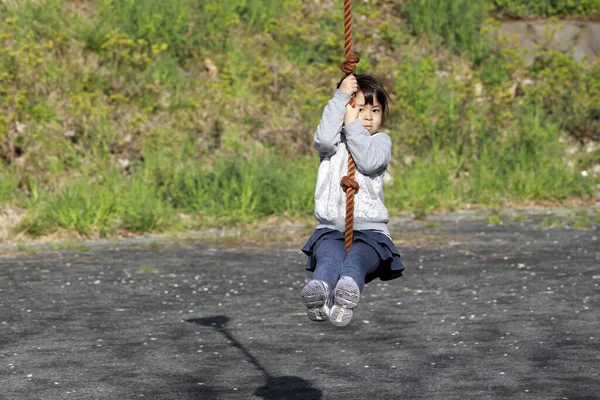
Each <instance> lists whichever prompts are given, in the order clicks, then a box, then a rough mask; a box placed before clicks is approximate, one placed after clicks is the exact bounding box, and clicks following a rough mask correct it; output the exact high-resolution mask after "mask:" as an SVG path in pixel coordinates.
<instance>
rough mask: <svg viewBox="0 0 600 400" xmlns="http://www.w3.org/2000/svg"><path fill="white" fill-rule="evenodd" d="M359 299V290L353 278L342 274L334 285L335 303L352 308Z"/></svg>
mask: <svg viewBox="0 0 600 400" xmlns="http://www.w3.org/2000/svg"><path fill="white" fill-rule="evenodd" d="M359 300H360V290H359V289H358V285H357V284H356V282H354V279H352V278H349V277H346V276H343V277H342V278H340V280H339V281H338V283H337V285H336V286H335V304H338V305H340V306H342V307H345V308H354V307H356V305H357V304H358V301H359Z"/></svg>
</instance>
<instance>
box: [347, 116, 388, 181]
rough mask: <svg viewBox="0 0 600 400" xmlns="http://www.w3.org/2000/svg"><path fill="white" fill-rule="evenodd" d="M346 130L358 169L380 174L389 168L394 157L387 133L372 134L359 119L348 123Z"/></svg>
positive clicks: (366, 172)
mask: <svg viewBox="0 0 600 400" xmlns="http://www.w3.org/2000/svg"><path fill="white" fill-rule="evenodd" d="M344 132H345V135H346V141H347V145H348V150H349V151H350V153H352V158H354V163H355V164H356V169H358V170H359V171H360V172H361V173H362V174H363V175H374V174H378V173H380V172H383V171H384V170H385V169H386V168H387V166H388V164H389V162H390V159H391V157H392V140H391V139H390V137H389V136H388V135H387V134H386V133H383V132H378V133H376V134H374V135H371V134H369V132H368V131H367V130H366V129H365V128H363V127H362V125H361V124H360V121H359V120H358V119H355V120H354V121H352V122H351V123H350V124H348V125H346V126H345V127H344Z"/></svg>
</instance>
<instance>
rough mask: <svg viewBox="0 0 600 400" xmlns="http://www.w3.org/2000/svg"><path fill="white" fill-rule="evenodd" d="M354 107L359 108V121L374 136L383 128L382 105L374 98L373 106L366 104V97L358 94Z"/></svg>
mask: <svg viewBox="0 0 600 400" xmlns="http://www.w3.org/2000/svg"><path fill="white" fill-rule="evenodd" d="M354 107H355V108H358V119H359V121H360V124H361V125H362V126H363V128H365V129H366V130H367V131H369V133H370V134H371V135H372V134H374V133H377V132H378V131H379V128H380V127H381V117H382V113H383V110H382V109H381V105H380V104H379V102H378V101H377V99H376V98H375V96H373V104H365V96H364V95H363V93H362V92H361V91H358V92H356V98H355V103H354Z"/></svg>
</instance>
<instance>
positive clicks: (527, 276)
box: [0, 216, 600, 400]
mask: <svg viewBox="0 0 600 400" xmlns="http://www.w3.org/2000/svg"><path fill="white" fill-rule="evenodd" d="M488 222H489V221H488V219H486V218H472V219H471V218H465V219H440V220H439V221H437V222H431V221H429V222H413V221H396V222H395V223H392V224H390V227H391V228H392V233H393V236H394V239H395V241H396V243H397V244H398V246H399V248H400V249H401V251H402V254H403V260H404V263H405V265H406V267H407V269H406V272H405V276H404V277H402V278H400V279H396V280H394V281H390V282H381V281H378V280H376V281H374V282H372V283H370V284H368V285H367V286H366V288H365V291H364V293H363V296H362V298H361V301H360V303H359V305H358V306H357V308H356V309H355V313H354V319H353V320H352V322H351V323H350V325H348V326H347V327H344V328H338V327H334V326H333V325H331V324H329V323H327V322H326V323H314V322H311V321H309V320H308V319H307V318H306V316H305V313H304V309H303V306H302V303H301V301H300V297H299V293H300V290H301V289H302V287H303V286H304V284H305V283H306V282H307V281H308V280H309V279H310V275H309V274H308V273H307V272H306V271H305V270H304V263H305V260H306V259H305V256H304V255H303V254H302V253H301V252H300V251H299V245H298V244H301V242H302V240H303V239H306V237H307V236H304V235H305V234H306V232H304V231H300V230H299V231H298V233H297V236H296V237H295V238H294V240H289V241H285V240H282V241H279V242H277V243H272V242H270V243H264V244H260V243H258V244H253V245H243V244H240V243H239V242H236V241H232V242H231V244H228V243H227V240H223V241H221V242H219V243H213V242H210V241H204V242H203V241H202V240H194V241H189V240H187V241H182V242H181V243H177V242H169V243H164V244H160V245H157V244H152V243H150V244H142V245H139V244H138V245H127V244H123V243H109V244H106V245H102V246H93V247H82V248H75V249H58V250H52V249H38V250H36V251H31V252H27V251H20V252H13V251H11V252H5V253H4V254H2V255H0V399H5V400H29V399H31V400H63V399H119V400H123V399H139V398H146V399H159V400H162V399H177V400H187V399H209V400H212V399H304V400H313V399H314V400H316V399H440V400H441V399H443V400H450V399H461V400H462V399H477V400H481V399H532V400H533V399H540V400H541V399H544V400H547V399H579V400H582V399H600V331H599V328H600V311H599V303H600V287H599V286H600V240H599V239H600V225H599V224H598V223H596V222H595V221H592V222H591V223H590V224H587V225H586V226H584V227H581V228H580V229H576V228H574V227H573V226H569V225H568V224H567V225H564V226H560V227H554V228H548V227H547V226H548V224H547V223H544V221H543V218H542V217H540V216H537V217H536V216H531V217H528V218H526V219H525V220H523V221H521V220H519V221H518V222H517V221H516V220H506V221H504V223H503V224H501V225H488ZM308 233H310V232H308ZM21 250H23V249H21Z"/></svg>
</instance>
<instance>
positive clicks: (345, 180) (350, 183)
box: [341, 175, 360, 193]
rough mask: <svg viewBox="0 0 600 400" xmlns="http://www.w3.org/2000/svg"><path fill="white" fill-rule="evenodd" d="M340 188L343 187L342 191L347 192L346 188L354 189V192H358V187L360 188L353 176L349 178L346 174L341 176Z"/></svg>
mask: <svg viewBox="0 0 600 400" xmlns="http://www.w3.org/2000/svg"><path fill="white" fill-rule="evenodd" d="M341 185H342V188H344V192H346V193H348V189H350V188H352V189H354V193H358V189H360V185H359V184H358V182H356V180H354V178H350V177H349V176H348V175H346V176H344V177H342V182H341Z"/></svg>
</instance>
